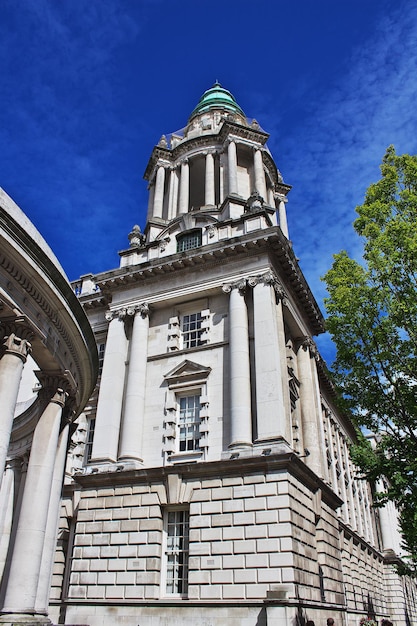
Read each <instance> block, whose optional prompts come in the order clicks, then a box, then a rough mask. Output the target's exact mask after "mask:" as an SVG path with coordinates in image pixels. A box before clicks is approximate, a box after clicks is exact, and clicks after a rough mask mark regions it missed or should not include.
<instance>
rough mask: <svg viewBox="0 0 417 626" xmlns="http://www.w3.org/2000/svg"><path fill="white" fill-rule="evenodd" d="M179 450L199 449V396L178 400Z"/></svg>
mask: <svg viewBox="0 0 417 626" xmlns="http://www.w3.org/2000/svg"><path fill="white" fill-rule="evenodd" d="M179 409H180V414H179V420H178V425H179V434H180V436H179V450H180V452H189V451H190V450H199V449H200V396H184V397H180V398H179Z"/></svg>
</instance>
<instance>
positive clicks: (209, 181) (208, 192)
mask: <svg viewBox="0 0 417 626" xmlns="http://www.w3.org/2000/svg"><path fill="white" fill-rule="evenodd" d="M205 183H206V185H205V200H204V203H205V204H206V206H209V205H210V206H214V203H215V194H214V156H213V154H212V152H207V154H206V180H205Z"/></svg>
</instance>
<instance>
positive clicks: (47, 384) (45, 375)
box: [35, 371, 76, 407]
mask: <svg viewBox="0 0 417 626" xmlns="http://www.w3.org/2000/svg"><path fill="white" fill-rule="evenodd" d="M35 374H36V377H37V379H38V380H39V382H40V384H41V389H40V390H39V397H41V398H42V399H44V400H47V401H48V402H54V403H56V404H59V405H60V406H61V407H64V406H65V403H66V402H67V399H68V398H71V400H73V399H74V395H75V392H76V383H75V381H73V380H71V379H70V378H69V376H68V375H69V372H67V371H66V372H47V371H38V372H35Z"/></svg>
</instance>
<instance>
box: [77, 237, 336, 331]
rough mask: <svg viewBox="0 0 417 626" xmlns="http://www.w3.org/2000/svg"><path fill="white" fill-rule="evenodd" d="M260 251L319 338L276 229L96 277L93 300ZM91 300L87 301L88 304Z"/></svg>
mask: <svg viewBox="0 0 417 626" xmlns="http://www.w3.org/2000/svg"><path fill="white" fill-rule="evenodd" d="M260 251H266V252H268V253H269V254H270V255H272V256H271V261H272V262H273V263H274V259H275V263H274V264H275V265H278V266H279V269H280V271H279V272H278V273H279V274H280V275H281V276H282V277H285V284H284V287H285V289H286V291H287V292H288V294H291V295H292V296H293V297H294V299H295V301H296V302H297V303H298V305H299V306H300V309H301V310H302V311H304V312H305V313H306V315H307V318H308V320H309V323H310V332H311V334H312V335H318V334H321V333H322V332H324V319H323V316H322V313H321V311H320V309H319V307H318V305H317V303H316V301H315V299H314V296H313V294H312V292H311V290H310V288H309V286H308V284H307V282H306V280H305V278H304V275H303V274H302V272H301V270H300V268H299V266H298V263H297V260H296V258H295V255H294V252H293V249H292V246H291V243H290V242H289V241H288V240H287V239H286V237H284V235H283V234H282V232H281V230H280V229H279V227H275V226H273V227H270V228H268V229H265V230H259V231H256V232H253V233H249V234H246V235H243V236H239V237H233V238H230V239H225V240H221V241H218V242H216V243H213V244H208V245H206V246H203V247H201V248H197V249H195V250H188V251H187V252H180V253H177V254H173V255H170V256H167V257H163V258H160V259H154V260H152V261H147V262H145V263H141V264H138V265H134V266H130V267H123V268H118V269H115V270H112V271H110V272H105V273H103V274H99V275H97V276H96V277H95V283H96V284H97V285H98V286H99V288H100V290H101V292H102V293H99V294H97V296H96V298H97V299H101V298H102V297H103V294H104V295H105V296H106V297H107V299H108V300H110V299H111V294H112V292H113V291H115V290H119V289H122V288H126V287H130V286H133V285H134V284H135V283H139V282H142V281H145V280H152V279H154V278H158V277H162V276H164V275H167V274H171V273H172V272H179V271H183V270H189V269H190V268H193V267H196V266H197V267H198V266H203V265H204V266H205V267H208V266H210V265H212V266H216V265H220V264H223V265H224V262H225V260H227V259H229V258H231V257H237V258H238V257H239V255H245V256H247V255H248V254H253V255H256V254H257V253H259V252H260ZM225 282H227V281H225ZM81 300H82V299H81ZM92 300H93V298H89V302H92ZM90 306H91V305H90Z"/></svg>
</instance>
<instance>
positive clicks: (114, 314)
mask: <svg viewBox="0 0 417 626" xmlns="http://www.w3.org/2000/svg"><path fill="white" fill-rule="evenodd" d="M126 315H127V309H126V308H125V307H121V308H120V309H115V310H113V311H106V313H105V314H104V317H105V318H106V320H107V321H108V322H111V321H112V320H113V319H116V318H118V319H119V320H120V321H123V320H124V319H125V317H126Z"/></svg>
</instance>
